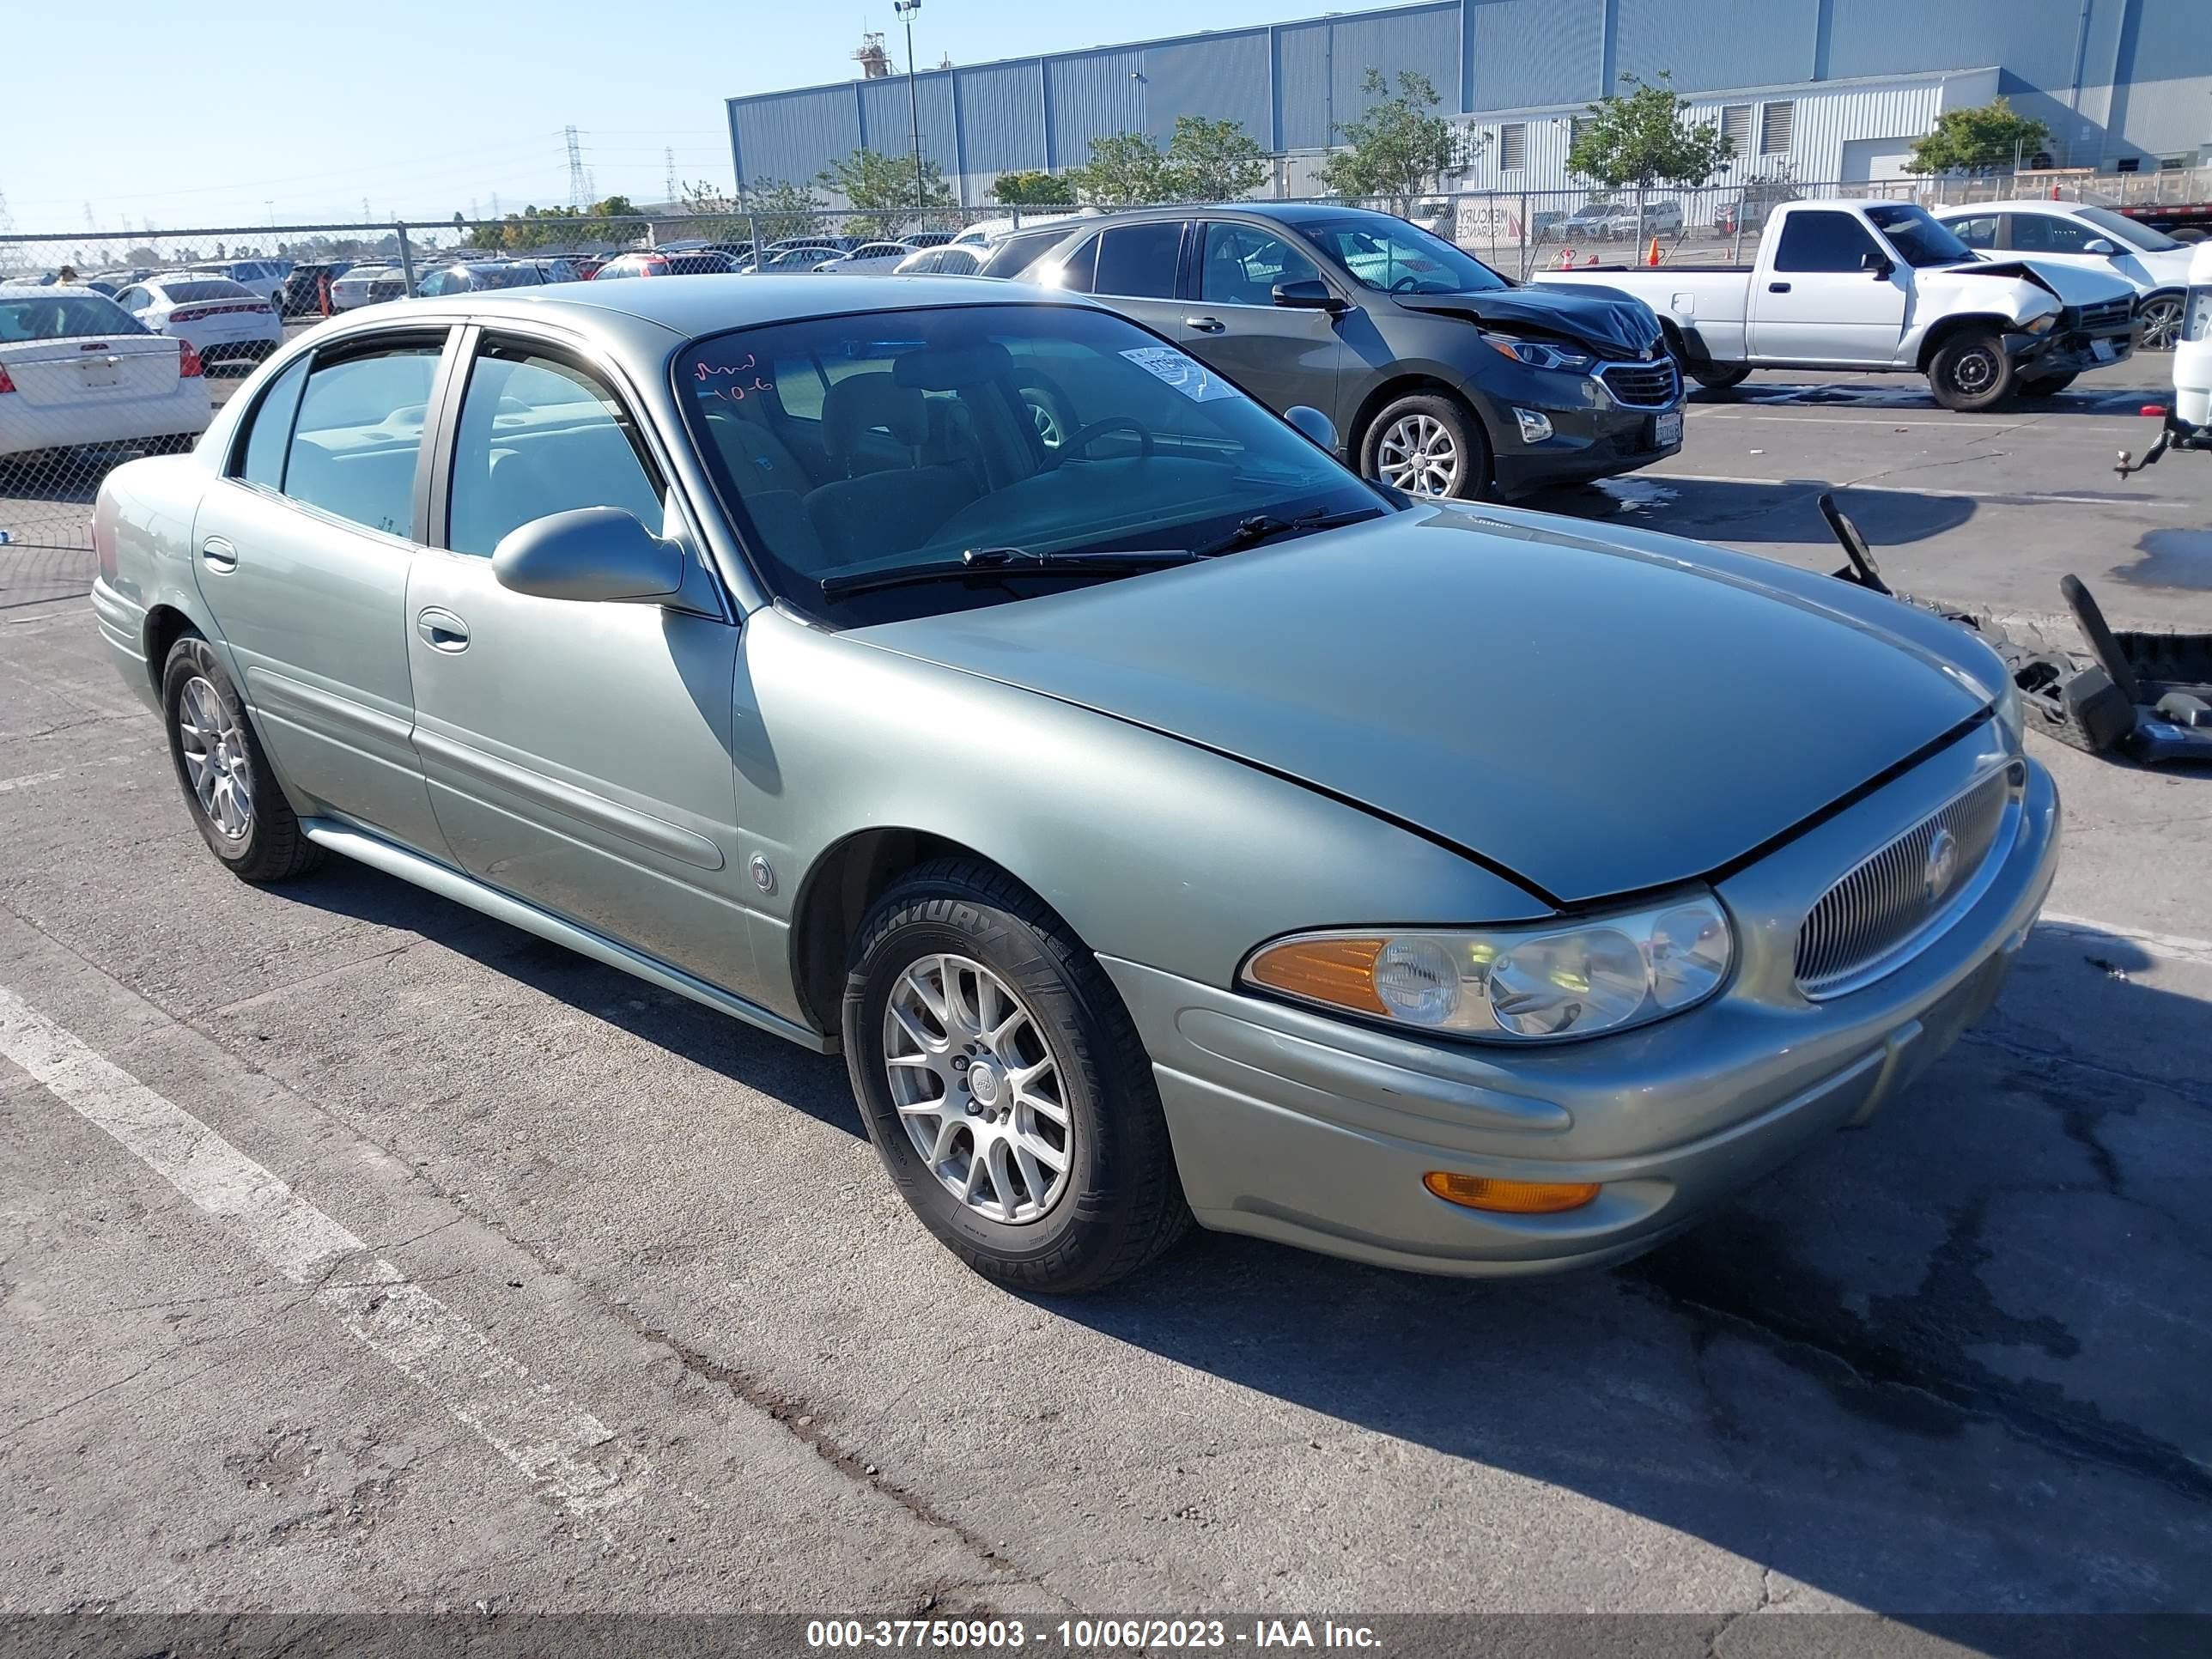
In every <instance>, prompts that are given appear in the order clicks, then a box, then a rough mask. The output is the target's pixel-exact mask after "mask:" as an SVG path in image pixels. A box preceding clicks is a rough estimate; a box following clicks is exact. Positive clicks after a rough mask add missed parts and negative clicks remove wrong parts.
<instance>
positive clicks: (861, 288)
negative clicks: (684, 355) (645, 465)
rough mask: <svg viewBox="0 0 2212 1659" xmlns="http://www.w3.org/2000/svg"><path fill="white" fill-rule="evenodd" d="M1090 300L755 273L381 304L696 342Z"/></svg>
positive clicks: (398, 317) (383, 315)
mask: <svg viewBox="0 0 2212 1659" xmlns="http://www.w3.org/2000/svg"><path fill="white" fill-rule="evenodd" d="M1071 300H1073V301H1079V302H1080V303H1083V304H1086V305H1087V304H1089V303H1090V301H1088V300H1087V299H1085V297H1084V296H1082V295H1065V294H1061V293H1060V292H1059V291H1057V290H1056V289H1042V288H1040V289H1027V288H1024V287H1022V286H1020V285H1019V284H1017V283H1005V284H1000V283H977V282H975V280H974V279H973V278H970V277H965V276H837V275H836V274H834V273H831V272H826V271H825V272H822V273H819V274H813V273H810V274H809V275H808V276H807V277H806V280H805V281H804V282H800V281H798V280H796V279H791V278H782V277H775V276H736V275H730V276H685V277H681V278H678V279H674V280H671V281H668V282H661V283H605V284H601V283H589V284H583V283H554V284H552V285H550V286H549V287H545V288H527V289H494V290H492V291H491V292H489V293H483V292H472V293H467V294H459V295H450V296H447V297H443V298H440V299H435V300H403V301H397V302H395V303H394V304H392V305H390V306H384V307H378V309H377V313H376V314H377V316H378V317H379V318H380V319H383V320H385V321H386V322H388V323H390V324H391V325H394V326H404V320H403V319H405V318H409V317H415V316H428V315H431V314H434V313H435V314H441V315H451V314H453V313H465V314H466V315H467V316H470V317H471V318H478V319H483V320H484V321H487V322H489V321H493V320H495V319H497V318H499V317H501V316H512V317H516V318H542V319H544V320H546V321H548V322H558V323H562V324H565V325H568V326H570V327H573V328H579V329H586V330H591V329H599V328H602V327H605V325H607V323H608V321H609V320H610V319H611V318H614V317H623V318H633V319H637V320H639V321H642V322H647V323H651V324H654V325H658V326H659V327H661V328H664V329H665V330H667V331H670V332H671V333H672V334H678V335H682V336H684V337H686V338H690V337H695V336H698V335H705V334H720V333H722V332H724V331H726V330H729V329H733V328H753V327H757V326H759V325H762V324H764V323H785V322H795V321H798V320H799V319H802V318H808V317H835V316H842V315H848V314H853V313H867V312H881V311H903V310H914V309H919V308H921V307H928V306H955V305H957V306H970V305H976V304H999V305H1033V304H1053V303H1059V304H1066V303H1069V302H1070V301H1071Z"/></svg>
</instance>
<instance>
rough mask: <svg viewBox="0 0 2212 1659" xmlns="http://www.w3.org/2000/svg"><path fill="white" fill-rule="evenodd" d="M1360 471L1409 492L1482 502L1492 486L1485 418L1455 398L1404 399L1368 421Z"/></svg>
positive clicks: (1428, 395)
mask: <svg viewBox="0 0 2212 1659" xmlns="http://www.w3.org/2000/svg"><path fill="white" fill-rule="evenodd" d="M1360 451H1361V453H1360V471H1362V472H1363V473H1364V474H1365V475H1366V476H1367V477H1370V478H1380V479H1381V480H1382V481H1383V483H1387V484H1389V485H1390V486H1391V487H1392V488H1393V489H1402V490H1404V491H1405V492H1406V494H1407V495H1441V496H1449V497H1454V498H1456V499H1458V500H1461V501H1480V500H1481V499H1482V497H1483V495H1484V494H1485V493H1486V491H1487V489H1489V486H1490V445H1489V443H1488V441H1486V439H1485V438H1484V436H1483V432H1482V422H1480V421H1479V420H1477V419H1476V418H1475V416H1474V414H1473V412H1472V411H1470V410H1468V408H1467V406H1466V405H1465V404H1462V403H1460V402H1459V400H1458V399H1456V398H1447V397H1441V396H1438V395H1437V394H1436V393H1434V392H1419V393H1417V394H1415V395H1414V396H1413V397H1410V398H1399V399H1398V400H1397V401H1396V402H1395V403H1394V404H1390V405H1389V407H1388V408H1386V409H1384V410H1383V412H1382V413H1381V414H1379V415H1377V416H1376V417H1375V418H1374V419H1373V420H1372V421H1371V422H1369V423H1368V427H1367V435H1366V437H1365V438H1364V440H1363V441H1362V442H1361V444H1360Z"/></svg>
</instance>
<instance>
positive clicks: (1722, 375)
mask: <svg viewBox="0 0 2212 1659" xmlns="http://www.w3.org/2000/svg"><path fill="white" fill-rule="evenodd" d="M1689 374H1690V378H1691V379H1692V380H1695V381H1696V382H1697V383H1698V384H1699V386H1705V387H1709V388H1710V389H1711V390H1712V391H1715V392H1725V391H1727V390H1728V389H1729V387H1730V386H1741V385H1742V384H1743V383H1744V382H1745V381H1746V380H1749V379H1750V378H1751V366H1750V365H1749V364H1747V363H1699V364H1697V365H1695V366H1694V367H1692V368H1691V369H1690V371H1689Z"/></svg>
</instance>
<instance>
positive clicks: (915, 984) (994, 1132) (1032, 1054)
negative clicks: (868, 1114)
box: [884, 955, 1073, 1226]
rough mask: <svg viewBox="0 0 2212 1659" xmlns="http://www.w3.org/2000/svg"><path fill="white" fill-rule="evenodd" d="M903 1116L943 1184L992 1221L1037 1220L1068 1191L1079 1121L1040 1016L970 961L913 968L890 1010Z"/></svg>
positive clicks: (890, 1044)
mask: <svg viewBox="0 0 2212 1659" xmlns="http://www.w3.org/2000/svg"><path fill="white" fill-rule="evenodd" d="M884 1071H885V1073H887V1075H888V1077H889V1079H890V1091H891V1100H892V1103H894V1104H895V1105H896V1107H897V1109H898V1115H899V1121H900V1122H901V1123H902V1125H904V1126H905V1128H906V1133H907V1138H908V1139H909V1140H910V1141H912V1142H913V1143H914V1148H915V1152H917V1153H919V1154H920V1155H921V1159H922V1161H923V1162H924V1163H925V1164H927V1165H928V1166H929V1170H930V1173H931V1174H933V1175H934V1176H936V1177H937V1179H938V1181H939V1182H940V1183H941V1184H942V1185H943V1186H944V1188H945V1190H946V1191H947V1192H949V1193H951V1194H952V1195H953V1196H954V1197H955V1198H957V1199H958V1200H960V1201H961V1202H962V1203H963V1204H964V1205H966V1206H968V1207H969V1209H971V1210H973V1211H975V1212H976V1213H977V1214H979V1215H981V1216H983V1217H985V1218H987V1219H989V1220H992V1221H996V1222H1000V1223H1002V1224H1005V1225H1012V1226H1020V1225H1024V1224H1026V1223H1029V1222H1033V1221H1036V1220H1039V1219H1041V1218H1042V1217H1043V1216H1044V1215H1045V1214H1046V1212H1048V1211H1049V1210H1050V1209H1051V1208H1052V1206H1053V1205H1054V1202H1056V1201H1057V1200H1058V1199H1059V1198H1060V1194H1061V1193H1062V1192H1063V1191H1064V1190H1065V1189H1066V1186H1067V1172H1068V1166H1069V1164H1070V1163H1071V1162H1072V1161H1073V1159H1072V1154H1073V1123H1072V1121H1071V1119H1070V1116H1069V1113H1068V1109H1067V1105H1066V1096H1065V1093H1064V1092H1063V1090H1062V1087H1061V1083H1060V1066H1059V1062H1058V1061H1056V1060H1054V1058H1053V1054H1052V1050H1051V1049H1050V1048H1048V1047H1047V1046H1046V1044H1045V1041H1044V1036H1043V1033H1042V1030H1040V1029H1039V1027H1038V1024H1037V1021H1036V1016H1035V1015H1034V1014H1033V1013H1031V1012H1030V1008H1029V1006H1028V1005H1027V1004H1026V1003H1024V1001H1023V1000H1021V998H1020V997H1019V996H1018V995H1017V994H1015V992H1014V990H1013V988H1012V987H1011V986H1009V985H1008V984H1007V983H1006V981H1005V980H1003V979H1001V978H1000V977H999V975H997V974H995V973H994V972H993V971H992V970H991V969H988V968H987V967H985V966H984V965H983V964H982V963H980V962H977V961H975V959H974V958H973V957H963V956H952V955H944V956H927V957H921V958H920V959H919V960H917V961H915V962H913V963H908V966H907V967H906V969H904V971H902V973H901V974H900V975H899V976H898V979H897V981H896V983H894V984H893V985H892V987H891V994H890V1000H889V1002H888V1003H886V1004H885V1006H884Z"/></svg>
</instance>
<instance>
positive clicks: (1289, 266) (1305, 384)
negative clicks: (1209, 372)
mask: <svg viewBox="0 0 2212 1659" xmlns="http://www.w3.org/2000/svg"><path fill="white" fill-rule="evenodd" d="M1193 265H1194V270H1193V274H1192V280H1191V288H1192V298H1191V301H1190V302H1189V304H1188V306H1187V307H1182V309H1183V310H1184V311H1185V313H1186V314H1185V316H1184V319H1183V329H1182V341H1183V349H1185V350H1187V351H1188V352H1189V353H1190V354H1191V355H1192V356H1194V357H1196V358H1198V359H1200V361H1201V362H1206V363H1207V364H1210V365H1211V366H1212V367H1213V368H1218V369H1219V370H1220V371H1221V372H1222V373H1223V374H1225V375H1227V376H1228V377H1229V378H1230V379H1231V380H1234V381H1236V382H1237V385H1239V386H1243V388H1244V389H1245V390H1246V391H1247V392H1250V393H1251V394H1252V395H1253V396H1254V397H1255V398H1258V399H1259V400H1260V401H1261V403H1263V404H1267V406H1268V407H1270V408H1271V409H1273V410H1276V411H1278V412H1280V411H1282V410H1286V409H1288V408H1290V407H1291V405H1292V404H1310V405H1311V406H1312V407H1313V408H1316V409H1318V410H1321V411H1322V413H1323V414H1325V415H1327V416H1328V417H1329V418H1330V419H1331V420H1332V421H1335V422H1337V428H1338V430H1340V431H1341V430H1343V428H1344V422H1342V421H1341V420H1340V419H1339V410H1338V409H1337V406H1336V399H1337V386H1338V383H1339V380H1340V376H1341V373H1342V370H1343V367H1344V359H1345V356H1346V348H1345V344H1344V341H1343V338H1342V337H1341V336H1340V333H1339V331H1338V321H1339V319H1337V318H1336V317H1335V316H1334V315H1333V314H1332V313H1328V312H1326V311H1312V310H1302V309H1298V308H1296V307H1289V306H1279V305H1277V304H1276V303H1275V295H1274V290H1275V288H1276V285H1277V284H1279V283H1298V282H1321V283H1327V282H1328V279H1327V278H1326V277H1325V276H1322V271H1321V267H1320V266H1319V265H1318V264H1316V263H1315V261H1314V260H1313V259H1312V258H1310V256H1309V255H1308V254H1307V253H1306V252H1304V250H1303V249H1302V248H1300V247H1299V246H1297V243H1295V242H1293V241H1292V240H1291V239H1290V238H1289V237H1287V236H1285V235H1284V234H1281V233H1280V232H1279V231H1277V230H1274V229H1273V228H1263V227H1261V226H1258V225H1254V224H1249V223H1247V224H1238V223H1234V222H1230V221H1226V220H1212V221H1209V222H1205V223H1203V224H1201V225H1200V226H1199V227H1198V229H1197V233H1196V238H1195V244H1194V249H1193ZM1330 286H1331V287H1332V288H1334V284H1331V285H1330Z"/></svg>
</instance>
